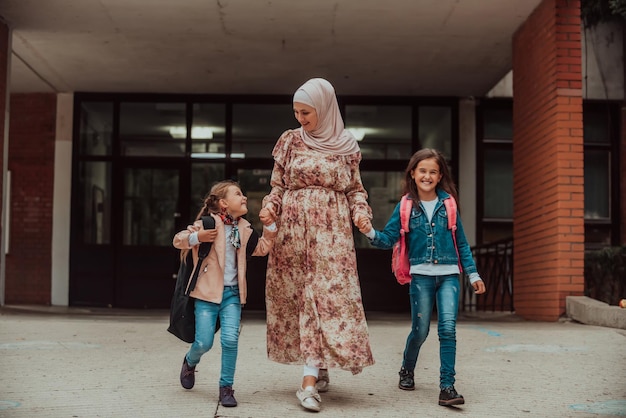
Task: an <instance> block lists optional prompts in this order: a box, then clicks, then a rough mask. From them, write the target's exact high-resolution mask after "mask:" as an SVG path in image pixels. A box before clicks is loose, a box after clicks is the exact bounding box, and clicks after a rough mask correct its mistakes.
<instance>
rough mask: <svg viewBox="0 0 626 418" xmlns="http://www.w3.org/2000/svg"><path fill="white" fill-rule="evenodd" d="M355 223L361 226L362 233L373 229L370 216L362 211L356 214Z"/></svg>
mask: <svg viewBox="0 0 626 418" xmlns="http://www.w3.org/2000/svg"><path fill="white" fill-rule="evenodd" d="M354 225H355V226H356V227H357V228H359V231H361V233H362V234H367V233H368V232H370V231H371V230H372V223H371V222H370V220H369V218H368V217H367V216H365V215H363V214H361V213H357V214H355V215H354Z"/></svg>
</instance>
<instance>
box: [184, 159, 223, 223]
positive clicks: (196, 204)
mask: <svg viewBox="0 0 626 418" xmlns="http://www.w3.org/2000/svg"><path fill="white" fill-rule="evenodd" d="M224 173H225V170H224V164H223V163H206V162H201V163H193V164H192V165H191V205H190V206H189V208H190V214H191V219H189V222H191V221H192V220H194V219H196V215H197V214H198V212H200V209H201V208H202V205H203V204H204V198H205V197H206V196H207V194H208V193H209V191H210V190H211V187H212V186H213V185H214V184H215V183H217V182H218V181H222V180H224Z"/></svg>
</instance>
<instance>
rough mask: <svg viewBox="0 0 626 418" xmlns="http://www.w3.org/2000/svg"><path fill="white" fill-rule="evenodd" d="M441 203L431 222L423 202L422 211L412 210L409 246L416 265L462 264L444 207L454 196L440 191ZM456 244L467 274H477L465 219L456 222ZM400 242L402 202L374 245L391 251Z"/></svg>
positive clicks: (410, 259)
mask: <svg viewBox="0 0 626 418" xmlns="http://www.w3.org/2000/svg"><path fill="white" fill-rule="evenodd" d="M437 196H438V198H439V202H437V205H436V206H435V210H434V212H433V217H432V220H431V222H428V217H427V216H426V211H425V210H424V207H423V206H422V204H421V203H420V205H419V208H415V207H413V208H411V218H410V220H409V233H408V234H407V235H406V237H407V241H406V242H407V246H408V254H409V262H410V264H411V265H412V266H414V265H417V264H423V263H433V264H458V261H459V259H458V257H457V253H456V250H455V249H454V241H453V239H452V232H451V231H450V230H449V229H448V215H447V213H446V207H445V205H444V204H443V201H444V200H445V199H448V198H450V195H449V194H448V193H446V192H445V191H443V190H441V189H440V188H437ZM456 225H457V230H456V242H457V246H458V249H459V257H461V266H462V267H463V271H464V273H466V274H468V275H470V274H472V273H476V272H477V271H476V264H475V263H474V258H473V257H472V252H471V250H470V246H469V244H468V242H467V238H466V237H465V232H464V231H463V223H462V222H461V217H460V216H458V212H457V220H456ZM399 239H400V203H398V204H397V205H396V208H395V209H394V210H393V213H392V214H391V218H389V221H388V222H387V225H385V229H383V230H382V231H376V236H375V237H374V238H373V239H372V241H371V244H372V245H373V246H374V247H377V248H381V249H390V248H392V247H393V245H394V244H395V243H396V242H397V241H398V240H399Z"/></svg>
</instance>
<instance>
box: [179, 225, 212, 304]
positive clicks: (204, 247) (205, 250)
mask: <svg viewBox="0 0 626 418" xmlns="http://www.w3.org/2000/svg"><path fill="white" fill-rule="evenodd" d="M202 227H203V228H204V229H215V219H213V217H212V216H210V215H209V216H203V217H202ZM212 244H213V243H212V242H201V243H200V247H199V248H198V263H197V264H196V267H195V268H194V269H193V274H192V275H191V279H190V281H189V286H187V292H185V294H186V295H189V293H191V291H192V290H193V289H195V288H196V282H197V281H198V275H199V274H200V266H201V265H202V261H203V260H204V259H205V258H206V256H207V255H209V251H211V245H212ZM190 253H191V252H190Z"/></svg>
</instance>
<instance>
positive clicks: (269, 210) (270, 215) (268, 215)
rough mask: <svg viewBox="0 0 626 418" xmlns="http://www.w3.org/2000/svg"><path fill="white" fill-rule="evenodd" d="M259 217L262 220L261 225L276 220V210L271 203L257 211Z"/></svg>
mask: <svg viewBox="0 0 626 418" xmlns="http://www.w3.org/2000/svg"><path fill="white" fill-rule="evenodd" d="M259 219H260V220H261V222H263V225H265V226H269V225H271V224H273V223H274V222H276V212H275V211H274V207H273V205H271V204H270V205H267V206H266V207H264V208H263V209H261V211H260V212H259Z"/></svg>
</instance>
